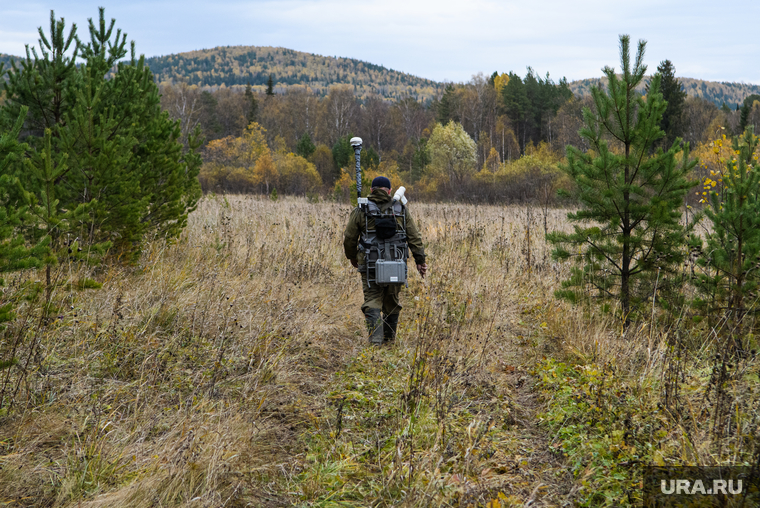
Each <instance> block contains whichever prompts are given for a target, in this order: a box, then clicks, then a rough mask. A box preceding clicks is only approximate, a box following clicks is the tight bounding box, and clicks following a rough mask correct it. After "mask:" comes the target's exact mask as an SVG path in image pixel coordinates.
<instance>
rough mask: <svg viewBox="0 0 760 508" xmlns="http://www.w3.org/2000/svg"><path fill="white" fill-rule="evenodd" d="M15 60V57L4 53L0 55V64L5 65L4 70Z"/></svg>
mask: <svg viewBox="0 0 760 508" xmlns="http://www.w3.org/2000/svg"><path fill="white" fill-rule="evenodd" d="M16 59H17V57H14V56H11V55H6V54H5V53H0V64H5V70H7V69H8V68H9V67H10V66H11V61H12V60H16ZM1 77H2V76H0V78H1Z"/></svg>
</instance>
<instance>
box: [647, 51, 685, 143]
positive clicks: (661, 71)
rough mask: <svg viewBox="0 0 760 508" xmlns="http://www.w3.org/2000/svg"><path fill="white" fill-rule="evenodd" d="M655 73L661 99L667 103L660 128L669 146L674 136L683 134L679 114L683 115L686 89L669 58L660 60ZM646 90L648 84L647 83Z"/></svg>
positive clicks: (674, 138)
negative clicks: (658, 82) (658, 80)
mask: <svg viewBox="0 0 760 508" xmlns="http://www.w3.org/2000/svg"><path fill="white" fill-rule="evenodd" d="M657 74H658V75H659V76H660V93H662V99H663V100H664V101H665V102H666V103H667V107H666V108H665V111H664V112H663V113H662V121H661V122H660V128H662V130H663V131H665V139H664V143H665V148H669V147H670V145H672V144H673V143H674V142H675V140H676V138H678V137H680V136H681V135H682V134H683V124H682V121H681V116H682V115H683V104H684V101H685V100H686V91H685V90H684V89H683V85H682V84H681V81H680V80H678V79H677V78H676V76H675V74H676V68H675V66H674V65H673V62H671V61H670V60H663V61H662V62H660V65H658V66H657ZM648 91H649V85H647V92H648Z"/></svg>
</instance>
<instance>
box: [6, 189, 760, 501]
mask: <svg viewBox="0 0 760 508" xmlns="http://www.w3.org/2000/svg"><path fill="white" fill-rule="evenodd" d="M410 207H411V208H410V210H411V211H412V213H413V214H414V216H415V219H416V220H417V222H418V225H419V226H420V230H421V232H422V235H423V239H424V240H425V242H426V245H427V251H428V253H429V262H428V264H429V266H430V271H429V275H428V277H427V278H426V279H425V280H422V279H421V278H420V277H419V276H418V275H417V274H416V273H414V274H412V275H411V277H410V279H411V280H410V283H409V288H408V290H405V291H404V292H403V300H402V303H403V306H404V310H403V311H402V315H401V325H400V331H399V336H398V338H397V340H396V341H395V344H393V345H391V346H386V347H382V348H374V347H370V346H368V344H367V342H366V340H365V338H364V333H365V332H364V329H363V326H364V325H363V316H362V314H361V311H360V308H359V307H360V304H361V287H360V282H359V276H358V274H357V273H356V272H355V271H354V270H353V269H352V268H351V266H350V264H349V263H348V262H347V260H345V259H344V257H343V253H342V232H343V228H344V225H345V222H346V220H347V218H348V214H349V212H350V209H349V207H348V206H346V205H339V204H335V203H326V202H323V203H308V202H306V201H304V200H299V199H295V198H287V199H281V200H279V201H276V202H273V201H271V200H269V199H263V198H258V197H250V196H246V197H242V196H226V197H223V196H208V197H206V198H204V199H203V200H202V201H201V203H200V205H199V208H198V210H197V211H196V212H194V213H193V214H192V215H191V217H190V221H189V226H188V228H187V229H186V231H185V232H184V233H183V235H182V237H181V239H180V240H179V241H178V242H175V243H173V244H171V245H170V244H167V243H166V242H164V241H162V240H160V239H156V240H154V241H153V242H151V243H150V244H149V247H148V248H147V249H146V251H145V253H144V255H143V257H142V259H141V261H140V262H139V263H137V264H136V265H132V266H122V265H118V264H113V263H108V264H105V265H102V266H100V267H97V268H95V269H92V270H90V271H89V272H87V273H84V272H83V271H82V269H79V268H77V267H75V266H73V265H72V266H67V265H61V266H59V267H58V268H57V269H56V280H57V282H58V284H57V286H56V290H55V292H54V294H53V302H54V304H55V305H56V307H57V313H56V316H55V317H54V318H52V319H47V320H45V319H43V320H41V319H40V314H39V309H38V308H35V307H34V306H31V305H29V306H23V305H22V306H21V308H20V310H19V318H18V320H17V322H16V323H14V324H13V325H12V326H11V327H9V328H8V330H6V332H4V334H5V335H4V337H5V338H4V341H5V342H4V343H3V344H4V345H3V347H6V345H7V344H8V343H9V341H10V337H12V336H14V335H13V334H16V335H15V336H21V337H23V341H22V344H21V347H20V348H19V350H18V351H17V353H16V356H17V357H18V358H19V364H18V365H17V366H15V367H13V368H11V369H7V370H5V371H0V374H2V378H3V386H2V389H3V396H4V397H5V400H6V401H11V402H12V404H9V403H8V402H6V403H5V405H4V407H3V414H2V418H1V419H0V505H3V506H6V505H7V506H55V507H96V506H98V507H148V506H155V507H174V506H188V507H222V506H224V507H244V506H256V507H259V506H261V507H279V506H302V507H312V506H314V507H316V506H320V507H330V506H334V507H338V506H376V507H384V506H406V507H418V506H419V507H422V506H489V507H492V508H493V507H502V506H575V505H582V506H627V505H629V503H634V502H636V500H637V499H640V496H641V494H640V488H639V485H640V484H639V482H640V481H641V478H640V471H641V469H640V466H641V464H644V463H669V464H675V463H694V464H697V463H699V464H708V463H726V462H731V461H733V463H749V461H751V460H752V453H753V450H754V449H755V448H754V447H755V446H756V443H755V441H756V440H755V436H756V429H757V424H758V423H759V422H758V412H759V411H758V400H759V399H758V396H757V393H758V388H759V387H758V382H757V381H758V377H757V364H756V363H755V359H754V358H748V359H746V360H744V361H743V362H740V364H739V365H735V366H732V367H731V368H732V369H733V370H732V371H731V373H730V376H729V378H727V381H726V383H723V384H722V385H721V386H722V388H720V390H718V389H717V388H716V389H714V390H713V391H712V392H710V386H712V385H714V384H715V383H714V382H713V381H712V380H711V370H710V369H711V368H712V363H710V358H711V356H710V354H709V352H710V348H711V344H712V341H713V340H714V339H713V338H712V337H711V335H710V333H709V332H708V331H707V330H704V329H703V328H704V327H703V328H700V327H698V326H694V327H692V328H691V329H689V330H690V331H689V333H690V335H689V337H688V341H687V342H688V345H689V351H692V352H693V353H689V354H688V355H686V354H685V353H683V354H680V355H673V354H669V351H672V347H670V349H669V344H672V341H670V342H669V340H668V337H669V335H668V334H671V336H672V334H673V333H676V331H674V329H673V328H672V327H668V326H667V325H666V324H662V323H666V322H667V320H664V319H663V320H660V319H659V318H658V317H657V316H654V314H653V317H652V320H651V321H649V322H645V323H638V324H636V326H634V327H633V330H632V331H630V332H629V333H628V334H626V335H625V336H622V335H621V329H620V325H619V323H616V322H615V321H614V319H613V318H612V317H609V316H608V315H605V314H603V313H601V312H598V311H597V310H596V309H594V308H583V307H570V306H569V305H568V304H565V303H563V302H560V301H558V300H556V299H554V297H553V291H554V290H555V289H556V288H557V287H558V286H559V283H560V281H561V280H563V278H565V277H566V276H567V273H568V270H569V266H568V265H565V264H556V263H554V262H553V261H552V260H551V257H550V249H549V247H548V246H547V245H546V243H545V242H544V240H543V238H544V224H546V227H547V229H548V230H550V231H551V230H553V229H561V228H567V227H569V225H568V224H567V222H566V220H565V212H564V211H562V210H550V211H549V212H548V214H547V216H546V217H544V216H543V214H542V212H541V210H540V209H539V208H532V209H529V208H526V207H487V206H468V205H443V204H437V205H436V204H415V203H414V202H412V203H411V205H410ZM41 277H42V274H38V273H23V274H21V275H20V276H18V277H17V278H15V279H10V280H9V281H8V283H9V284H8V288H6V290H13V289H14V288H18V287H21V286H23V285H24V284H29V283H30V281H33V280H36V279H41ZM85 277H89V278H90V279H93V280H95V281H97V282H99V283H101V284H102V287H101V288H93V289H79V288H81V287H84V286H87V285H88V284H82V283H81V281H83V280H85ZM658 316H659V313H658ZM679 330H680V329H679ZM678 333H681V331H678ZM19 334H20V335H19ZM674 369H675V370H674ZM674 372H675V374H673V373H674ZM674 375H675V376H676V377H678V378H679V379H677V380H676V381H675V382H674V383H675V384H673V382H671V381H668V380H669V379H670V378H672V377H673V376H674ZM669 376H670V377H669ZM711 383H712V385H711ZM666 386H667V387H669V388H668V389H669V390H670V392H669V393H672V390H673V386H676V387H677V388H678V390H679V393H678V394H677V395H676V396H675V400H676V402H677V404H675V405H670V404H671V403H670V402H668V404H665V405H664V404H663V402H662V401H663V396H662V394H663V390H665V387H666ZM716 386H717V385H716ZM718 392H719V393H718ZM710 393H712V394H713V395H710ZM716 393H717V395H716ZM705 394H707V395H705ZM716 397H717V399H716ZM721 397H722V398H721ZM672 400H674V399H673V397H671V399H670V401H671V402H672ZM716 400H717V401H718V402H719V403H721V404H723V406H721V407H724V406H725V407H727V408H728V409H725V408H724V410H721V411H718V410H714V409H712V408H714V406H715V403H716ZM721 401H722V402H721ZM726 404H727V406H726ZM721 429H723V430H721ZM725 429H728V430H725ZM724 430H725V431H724Z"/></svg>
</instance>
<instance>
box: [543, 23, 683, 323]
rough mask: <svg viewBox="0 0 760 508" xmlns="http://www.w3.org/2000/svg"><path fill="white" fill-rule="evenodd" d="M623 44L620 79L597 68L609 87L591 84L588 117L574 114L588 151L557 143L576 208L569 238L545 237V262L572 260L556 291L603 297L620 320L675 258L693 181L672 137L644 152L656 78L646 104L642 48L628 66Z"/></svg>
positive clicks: (655, 118) (656, 110)
mask: <svg viewBox="0 0 760 508" xmlns="http://www.w3.org/2000/svg"><path fill="white" fill-rule="evenodd" d="M629 46H630V39H629V37H628V36H621V37H620V57H621V64H622V69H621V73H622V77H621V78H618V75H617V74H616V73H615V71H614V69H612V68H610V67H605V68H604V73H605V74H606V76H607V79H608V80H609V91H608V92H605V91H603V90H602V89H600V88H598V87H594V88H593V89H592V96H593V100H594V106H595V111H591V110H590V109H588V108H586V109H585V110H584V123H585V125H584V127H583V128H582V129H581V132H580V133H581V136H582V137H583V138H584V139H586V140H587V141H588V143H589V145H590V146H591V147H592V150H593V151H589V152H588V153H583V152H581V151H580V150H578V149H577V148H574V147H571V146H568V147H567V164H566V165H565V166H564V167H563V169H564V170H565V171H566V172H567V174H568V175H569V176H570V177H571V178H572V180H573V181H574V182H575V184H576V185H577V189H578V191H577V192H578V199H579V201H580V203H581V204H582V208H581V209H580V210H579V211H577V212H573V213H569V214H568V218H569V219H570V221H571V222H573V223H574V232H572V233H564V232H553V233H550V234H549V235H547V239H548V240H549V241H550V242H551V243H553V244H554V245H555V246H556V247H555V250H554V252H553V257H554V258H555V259H560V260H567V259H573V260H575V262H576V267H575V268H573V270H572V275H571V278H570V279H569V280H567V281H565V282H563V284H562V287H563V289H562V290H559V291H558V292H557V295H558V296H560V297H565V298H568V299H570V300H573V301H577V300H578V299H579V298H583V297H588V296H599V297H603V298H613V299H615V300H617V301H618V302H619V303H620V309H621V311H622V315H623V318H624V320H625V323H626V324H628V323H629V322H630V321H629V320H630V317H631V313H632V311H634V310H635V309H636V307H637V305H638V304H639V303H640V302H642V301H643V300H644V299H645V298H647V297H649V296H652V294H653V286H654V284H655V283H656V281H659V282H661V281H662V279H663V277H666V276H667V274H668V272H669V271H670V270H671V269H673V268H674V267H676V266H678V265H679V263H681V262H683V258H684V249H682V245H683V244H684V236H685V231H684V228H683V227H682V226H681V225H679V219H680V216H681V213H680V211H679V209H680V207H681V206H682V205H683V198H684V196H685V194H686V193H687V192H688V190H689V189H690V188H691V187H693V186H694V184H695V183H694V182H691V181H689V180H688V178H687V175H688V174H689V171H690V170H691V169H692V168H693V167H694V165H695V162H693V161H690V160H689V156H688V145H685V146H682V145H681V143H680V141H679V142H678V143H676V144H674V145H673V146H672V147H671V148H670V149H669V150H668V151H667V152H663V150H662V149H657V150H656V151H653V145H654V144H655V143H656V142H657V141H658V140H659V139H661V138H662V137H663V136H664V133H663V131H662V129H661V128H660V121H661V119H662V113H663V111H664V110H665V107H666V105H665V103H664V101H663V100H662V95H661V94H660V78H659V77H658V76H655V77H654V78H653V80H652V83H651V85H650V90H649V94H648V95H647V98H646V100H645V99H644V98H642V97H641V95H639V94H638V93H636V86H637V85H639V83H641V81H642V79H643V78H644V74H645V72H646V66H645V65H644V62H643V59H644V49H645V46H646V43H645V42H644V41H639V45H638V51H637V53H636V57H635V61H634V62H631V60H630V54H629ZM632 64H633V65H632ZM661 272H662V273H661Z"/></svg>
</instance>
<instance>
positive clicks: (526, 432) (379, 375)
mask: <svg viewBox="0 0 760 508" xmlns="http://www.w3.org/2000/svg"><path fill="white" fill-rule="evenodd" d="M523 307H525V306H524V305H522V304H521V303H520V302H519V301H510V302H507V305H506V306H505V308H509V309H511V312H509V313H507V314H508V315H518V316H519V315H523V314H524V313H523ZM412 318H413V316H412V315H411V313H407V315H406V323H407V326H409V327H408V328H406V329H405V330H403V331H402V332H401V338H400V339H399V340H398V341H397V343H396V344H394V345H392V346H386V347H383V348H380V349H378V348H373V347H369V346H367V345H366V344H365V339H364V338H363V337H361V336H360V335H361V333H362V330H361V328H360V326H359V324H356V323H354V326H351V325H346V324H345V323H344V324H341V325H340V327H339V328H340V330H339V331H337V330H336V332H335V333H333V334H332V335H331V337H330V338H329V341H328V342H329V343H330V346H329V347H326V349H324V350H321V349H320V347H321V346H320V347H318V348H317V349H316V350H314V351H311V352H309V353H304V354H305V355H306V356H304V357H302V358H301V359H300V360H299V361H303V360H305V359H307V358H308V359H309V361H307V365H313V366H314V367H315V368H316V370H317V371H318V372H314V377H312V383H311V386H310V387H308V388H306V389H304V388H303V387H300V388H298V389H297V390H295V391H294V392H293V393H292V394H291V398H294V399H295V400H294V402H293V404H292V406H291V408H290V409H291V410H293V411H295V415H297V417H296V418H295V423H294V424H293V426H292V427H291V428H292V434H291V435H290V436H288V438H289V439H288V445H287V450H288V458H287V466H286V468H287V470H288V474H287V481H286V484H285V485H283V487H286V488H285V490H286V491H287V493H285V492H282V494H281V496H277V497H276V499H277V500H279V501H283V500H284V499H286V498H287V499H289V502H290V503H292V504H294V505H296V506H469V505H471V506H485V505H487V504H488V503H489V502H491V503H492V504H491V506H536V507H549V506H559V507H562V506H572V499H573V494H574V491H573V478H572V475H571V474H570V473H569V472H568V470H567V469H566V468H565V467H564V464H563V460H562V457H561V455H560V454H557V453H555V452H554V451H553V449H552V447H551V444H552V439H551V436H549V435H547V434H546V431H545V429H544V428H543V427H542V426H541V425H540V424H539V414H540V413H541V411H542V407H543V403H542V402H541V400H540V396H539V394H538V393H537V391H536V387H535V379H534V377H533V375H532V374H531V371H532V368H533V366H534V365H535V362H536V360H537V358H539V357H540V352H539V350H538V349H537V348H540V347H543V346H540V345H538V343H537V341H536V339H535V333H533V332H531V330H536V329H538V323H533V322H532V320H533V317H532V316H530V315H525V316H524V317H523V319H521V320H519V324H516V325H512V326H509V327H507V328H508V329H507V331H506V333H504V334H503V335H502V336H501V337H500V338H499V340H498V341H494V344H493V346H491V347H489V348H488V354H487V355H486V356H487V359H486V361H483V362H481V366H480V368H479V369H473V368H471V367H470V368H465V367H464V364H465V363H466V362H462V363H461V365H460V364H458V363H457V361H458V360H457V358H459V357H457V356H456V352H451V351H450V352H449V354H448V356H445V355H440V356H436V357H435V358H436V360H435V361H432V362H430V363H427V364H425V365H426V366H420V363H419V355H420V352H421V351H422V350H421V349H420V347H419V344H415V340H413V333H411V332H412V330H410V328H411V326H410V323H409V321H411V319H412ZM336 319H337V318H336ZM329 321H333V322H335V319H332V320H329ZM350 321H353V320H350ZM352 328H354V329H352ZM416 340H417V341H418V342H420V341H422V339H420V338H419V337H417V338H416ZM415 348H416V349H415ZM435 351H436V350H434V349H431V350H430V351H426V352H425V354H430V355H431V356H434V355H438V353H436V352H435ZM465 358H466V355H465ZM436 362H438V363H436ZM446 362H449V363H450V365H448V367H446V365H444V364H446ZM442 365H443V367H442ZM425 369H427V370H425ZM447 369H448V370H447ZM441 372H444V374H442V376H443V377H442V378H438V377H436V376H437V373H441ZM445 372H448V373H449V374H445ZM415 376H418V377H419V376H427V378H426V380H425V381H422V382H418V381H419V380H418V379H417V378H415ZM449 377H450V378H451V379H449ZM441 379H443V380H444V383H443V384H444V386H439V385H437V384H436V383H438V382H439V381H441ZM317 381H318V382H317ZM446 383H449V384H450V385H451V386H450V387H448V388H447V387H446V386H445V384H446ZM415 390H418V393H416V392H415ZM460 390H461V391H460ZM307 397H308V401H306V400H303V399H304V398H307ZM442 398H445V399H446V400H448V403H445V402H442V400H441V399H442ZM410 404H412V405H414V404H416V406H414V407H412V408H411V409H410ZM443 413H445V414H443ZM415 468H416V469H415ZM493 500H502V501H499V503H500V504H498V505H496V504H493V503H494V501H493Z"/></svg>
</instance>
